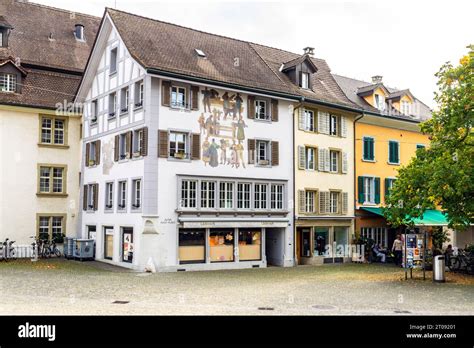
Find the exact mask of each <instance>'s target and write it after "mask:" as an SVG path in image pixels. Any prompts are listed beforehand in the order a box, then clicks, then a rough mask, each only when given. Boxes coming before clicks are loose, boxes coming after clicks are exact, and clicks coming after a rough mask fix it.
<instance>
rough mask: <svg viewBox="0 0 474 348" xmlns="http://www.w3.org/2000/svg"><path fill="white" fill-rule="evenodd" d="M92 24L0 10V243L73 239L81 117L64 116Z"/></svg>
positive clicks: (22, 7)
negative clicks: (33, 237) (35, 239)
mask: <svg viewBox="0 0 474 348" xmlns="http://www.w3.org/2000/svg"><path fill="white" fill-rule="evenodd" d="M98 24H99V19H98V18H95V17H91V16H87V15H80V14H77V13H70V12H69V11H64V10H59V9H54V8H50V7H46V6H42V5H37V4H32V3H27V2H17V1H9V2H2V4H1V6H0V37H1V40H0V44H1V47H0V156H1V161H0V163H1V164H0V240H2V241H3V240H4V239H5V238H9V239H11V240H15V241H16V242H17V244H30V243H31V242H32V239H30V237H31V236H35V237H38V236H39V237H40V238H42V239H46V238H48V239H51V238H52V237H59V238H60V237H62V236H64V235H75V233H76V224H77V212H78V205H79V204H78V202H79V181H80V158H81V145H80V143H81V115H80V113H78V112H76V113H74V112H68V111H71V110H68V105H67V104H68V103H70V102H71V101H73V98H74V94H75V92H76V90H77V87H78V85H79V82H80V79H81V75H82V70H83V68H84V66H85V64H86V61H87V58H88V55H89V52H90V46H91V45H92V42H93V40H94V37H95V34H96V31H97V27H98Z"/></svg>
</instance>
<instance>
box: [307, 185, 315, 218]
mask: <svg viewBox="0 0 474 348" xmlns="http://www.w3.org/2000/svg"><path fill="white" fill-rule="evenodd" d="M316 195H317V191H315V190H305V191H304V211H305V213H307V214H313V213H316Z"/></svg>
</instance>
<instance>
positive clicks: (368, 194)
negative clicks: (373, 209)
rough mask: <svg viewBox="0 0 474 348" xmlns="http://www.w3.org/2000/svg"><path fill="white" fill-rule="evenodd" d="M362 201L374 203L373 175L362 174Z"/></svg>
mask: <svg viewBox="0 0 474 348" xmlns="http://www.w3.org/2000/svg"><path fill="white" fill-rule="evenodd" d="M363 183H364V184H363V188H364V203H368V204H375V177H373V176H364V182H363Z"/></svg>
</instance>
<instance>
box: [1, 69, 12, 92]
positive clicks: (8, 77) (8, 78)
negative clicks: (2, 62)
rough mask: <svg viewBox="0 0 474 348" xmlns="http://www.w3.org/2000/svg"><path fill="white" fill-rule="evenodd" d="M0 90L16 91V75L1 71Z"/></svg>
mask: <svg viewBox="0 0 474 348" xmlns="http://www.w3.org/2000/svg"><path fill="white" fill-rule="evenodd" d="M0 92H7V93H14V92H16V75H14V74H6V73H0Z"/></svg>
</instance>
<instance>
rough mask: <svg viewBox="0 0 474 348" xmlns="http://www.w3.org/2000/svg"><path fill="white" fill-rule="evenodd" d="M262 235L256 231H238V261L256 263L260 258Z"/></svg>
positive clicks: (259, 231)
mask: <svg viewBox="0 0 474 348" xmlns="http://www.w3.org/2000/svg"><path fill="white" fill-rule="evenodd" d="M261 244H262V233H261V230H259V229H257V230H255V229H243V228H241V229H239V259H240V261H258V260H261V258H262V248H261Z"/></svg>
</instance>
